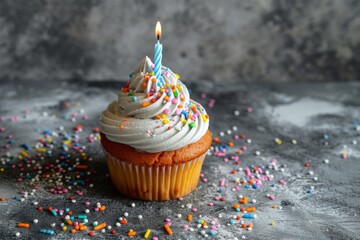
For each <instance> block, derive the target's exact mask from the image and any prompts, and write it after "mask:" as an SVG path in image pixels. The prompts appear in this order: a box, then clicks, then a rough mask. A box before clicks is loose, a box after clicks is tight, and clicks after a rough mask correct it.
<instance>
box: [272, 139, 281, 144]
mask: <svg viewBox="0 0 360 240" xmlns="http://www.w3.org/2000/svg"><path fill="white" fill-rule="evenodd" d="M274 140H275V142H276V143H277V144H279V145H281V144H282V141H281V139H280V138H275V139H274Z"/></svg>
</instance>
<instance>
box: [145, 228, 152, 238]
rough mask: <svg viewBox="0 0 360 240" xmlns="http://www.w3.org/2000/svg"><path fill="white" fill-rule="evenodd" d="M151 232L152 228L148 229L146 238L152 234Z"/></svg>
mask: <svg viewBox="0 0 360 240" xmlns="http://www.w3.org/2000/svg"><path fill="white" fill-rule="evenodd" d="M150 233H151V230H150V229H148V230H146V232H145V235H144V238H148V237H149V236H150Z"/></svg>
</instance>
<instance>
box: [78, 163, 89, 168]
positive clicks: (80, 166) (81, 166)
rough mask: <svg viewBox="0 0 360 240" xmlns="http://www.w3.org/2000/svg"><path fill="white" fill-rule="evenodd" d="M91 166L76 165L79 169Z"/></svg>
mask: <svg viewBox="0 0 360 240" xmlns="http://www.w3.org/2000/svg"><path fill="white" fill-rule="evenodd" d="M88 167H89V166H88V165H80V164H79V165H76V168H77V169H87V168H88Z"/></svg>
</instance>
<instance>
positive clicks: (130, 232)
mask: <svg viewBox="0 0 360 240" xmlns="http://www.w3.org/2000/svg"><path fill="white" fill-rule="evenodd" d="M128 236H129V237H134V236H136V232H135V231H134V230H132V229H130V231H129V232H128Z"/></svg>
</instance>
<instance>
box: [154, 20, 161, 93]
mask: <svg viewBox="0 0 360 240" xmlns="http://www.w3.org/2000/svg"><path fill="white" fill-rule="evenodd" d="M155 37H156V38H157V43H156V44H155V56H154V75H155V77H156V80H157V84H158V86H160V85H162V76H161V66H162V64H161V60H162V44H161V43H160V37H161V24H160V22H159V21H158V22H157V23H156V27H155Z"/></svg>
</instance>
